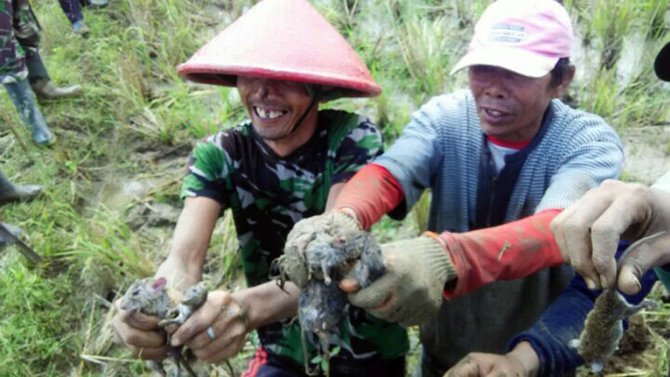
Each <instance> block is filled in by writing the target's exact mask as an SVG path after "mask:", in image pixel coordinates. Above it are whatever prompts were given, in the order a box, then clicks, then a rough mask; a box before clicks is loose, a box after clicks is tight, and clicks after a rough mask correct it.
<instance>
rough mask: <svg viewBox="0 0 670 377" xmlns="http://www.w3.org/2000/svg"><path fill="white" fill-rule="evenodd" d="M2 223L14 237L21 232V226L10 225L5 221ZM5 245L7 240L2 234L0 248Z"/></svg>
mask: <svg viewBox="0 0 670 377" xmlns="http://www.w3.org/2000/svg"><path fill="white" fill-rule="evenodd" d="M2 225H4V226H5V228H7V230H8V231H9V233H11V234H13V235H14V236H16V237H18V236H19V234H21V228H19V227H18V226H14V225H10V224H7V223H2ZM5 246H7V240H5V239H4V238H3V237H2V236H0V249H1V248H3V247H5Z"/></svg>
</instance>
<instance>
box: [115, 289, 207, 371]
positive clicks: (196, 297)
mask: <svg viewBox="0 0 670 377" xmlns="http://www.w3.org/2000/svg"><path fill="white" fill-rule="evenodd" d="M166 287H167V280H166V279H165V278H162V277H161V278H158V279H154V278H146V279H142V280H138V281H136V282H134V283H133V284H132V285H131V286H130V287H129V288H128V290H127V291H126V294H125V295H124V296H123V298H122V301H121V308H122V309H123V310H126V311H130V312H141V313H144V314H148V315H154V316H157V317H158V318H161V319H162V320H161V321H160V322H159V323H158V325H159V326H161V327H165V326H168V325H177V326H178V325H181V324H183V323H184V322H185V321H186V320H187V319H188V317H190V316H191V314H193V312H194V311H196V310H197V309H198V308H199V307H200V306H201V305H202V304H204V303H205V301H206V300H207V288H205V286H204V284H203V283H202V282H200V283H198V284H196V285H194V286H193V287H191V288H189V289H188V290H186V292H185V293H184V296H183V298H182V300H181V301H180V302H179V304H178V305H176V306H175V305H174V304H173V302H172V300H171V299H170V296H169V295H168V293H167V289H166ZM168 340H169V339H168ZM169 355H170V359H171V360H172V361H173V363H174V365H175V367H174V368H173V369H172V370H173V374H172V377H180V376H181V375H182V372H181V368H182V366H183V367H184V369H186V371H187V372H188V373H189V375H191V376H196V374H195V372H194V371H193V369H191V366H190V365H189V364H188V362H187V361H186V359H185V357H184V355H183V354H182V347H174V348H173V349H171V350H170V352H169ZM147 366H148V367H149V368H150V369H152V370H154V371H155V372H157V373H159V374H160V375H161V376H166V375H167V374H166V372H165V368H164V367H163V363H162V361H153V360H149V361H147Z"/></svg>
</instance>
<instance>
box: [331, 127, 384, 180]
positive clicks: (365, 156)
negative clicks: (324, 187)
mask: <svg viewBox="0 0 670 377" xmlns="http://www.w3.org/2000/svg"><path fill="white" fill-rule="evenodd" d="M382 152H383V142H382V135H381V132H379V130H378V129H377V127H376V126H375V125H374V124H373V123H372V122H370V120H368V119H366V118H362V117H360V118H359V119H358V125H357V126H356V127H355V128H353V129H352V130H351V131H350V132H349V133H348V134H347V135H346V136H345V137H344V139H343V140H342V142H341V143H340V145H339V147H338V148H337V150H336V153H335V156H336V157H335V164H334V171H333V179H332V184H336V183H340V182H346V181H348V180H349V178H351V177H352V176H353V175H354V174H355V173H356V172H357V171H358V170H360V169H361V168H362V167H363V166H364V165H366V164H368V163H370V162H372V160H373V159H374V158H375V157H377V156H379V155H380V154H381V153H382Z"/></svg>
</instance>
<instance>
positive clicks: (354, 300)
mask: <svg viewBox="0 0 670 377" xmlns="http://www.w3.org/2000/svg"><path fill="white" fill-rule="evenodd" d="M381 250H382V255H383V258H384V265H385V273H384V275H382V276H381V277H380V278H379V279H376V280H374V281H373V282H372V283H371V284H369V285H368V286H367V287H365V285H364V284H360V281H359V280H358V279H357V277H356V276H355V275H353V274H349V275H348V276H347V279H346V280H345V281H343V283H342V284H341V287H342V288H343V289H345V290H347V291H356V290H357V289H358V287H361V286H362V287H364V288H363V289H361V290H360V291H358V292H356V293H351V294H349V295H348V299H349V302H351V304H353V305H355V306H358V307H361V308H363V309H365V310H366V311H367V312H369V313H370V314H372V315H374V316H375V317H378V318H381V319H384V320H387V321H389V322H400V324H401V325H403V326H411V325H418V324H421V323H423V322H424V321H426V320H427V319H429V318H430V317H431V316H433V315H435V314H436V313H437V311H438V310H439V308H440V306H441V305H442V300H443V298H442V297H443V296H442V295H443V291H444V286H445V284H446V283H447V282H448V281H451V280H453V279H455V278H456V277H457V274H456V269H455V267H454V264H453V262H452V260H451V258H450V256H449V254H448V253H447V252H446V250H445V247H444V246H443V244H442V243H441V242H440V241H439V240H438V239H436V238H433V237H426V236H422V237H417V238H413V239H409V240H403V241H397V242H392V243H387V244H383V245H381ZM353 271H356V269H355V268H354V269H352V272H353ZM353 281H355V283H354V282H353ZM348 288H351V289H348Z"/></svg>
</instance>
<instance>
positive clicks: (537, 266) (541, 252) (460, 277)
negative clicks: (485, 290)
mask: <svg viewBox="0 0 670 377" xmlns="http://www.w3.org/2000/svg"><path fill="white" fill-rule="evenodd" d="M558 212H559V211H545V212H542V213H539V214H537V215H534V216H530V217H527V218H525V219H523V220H517V221H514V222H511V223H508V224H505V225H500V226H497V227H493V228H485V229H480V230H475V231H471V232H467V233H450V232H444V233H442V234H440V235H437V234H434V233H430V232H428V233H426V235H424V236H422V237H418V238H414V239H410V240H405V241H398V242H394V243H389V244H384V245H381V249H382V254H383V256H384V264H385V267H386V273H385V274H384V275H382V277H380V278H379V279H377V280H376V281H374V282H373V283H372V284H371V285H369V286H367V287H365V288H363V289H361V290H360V291H358V292H356V293H351V294H349V296H348V298H349V302H351V303H352V304H353V305H356V306H359V307H361V308H363V309H365V310H366V311H368V312H369V313H370V314H372V315H374V316H376V317H379V318H382V319H385V320H388V321H391V322H400V323H401V324H402V325H405V326H409V325H414V324H420V323H421V322H423V321H425V320H426V319H428V318H430V317H431V316H433V315H435V314H436V313H437V311H438V309H439V307H440V305H441V303H442V296H444V297H445V298H447V299H451V298H454V297H458V296H461V295H463V294H466V293H468V292H471V291H473V290H475V289H477V288H480V287H482V286H484V285H486V284H488V283H492V282H494V281H499V280H513V279H519V278H523V277H526V276H529V275H531V274H533V273H535V272H537V271H539V270H541V269H543V268H547V267H552V266H557V265H560V264H562V263H563V257H562V256H561V253H560V250H559V248H558V245H557V244H556V241H555V240H554V237H553V234H552V233H551V230H550V229H549V223H550V222H551V220H552V219H553V218H554V217H556V215H557V213H558ZM352 281H354V282H353V283H352ZM340 287H341V288H342V289H343V290H345V291H347V292H355V291H356V290H357V289H358V288H359V287H360V284H357V282H355V277H351V276H347V279H346V280H345V281H343V282H342V283H341V284H340Z"/></svg>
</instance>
